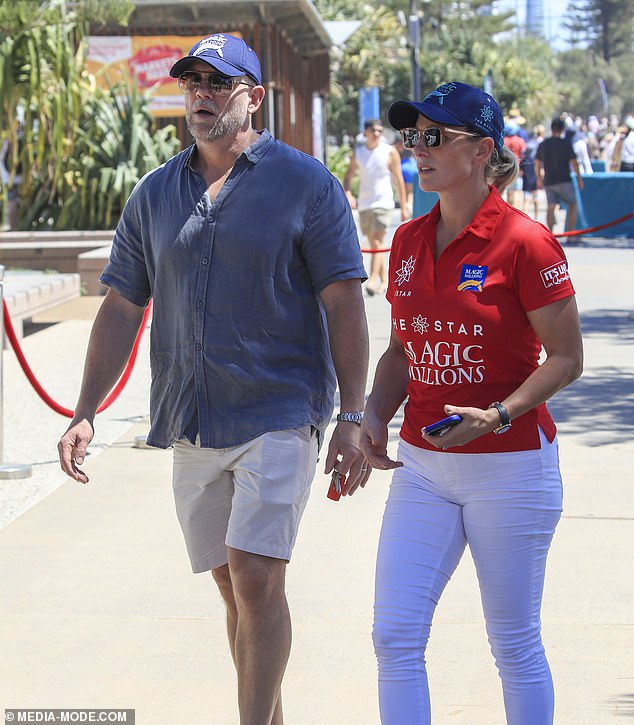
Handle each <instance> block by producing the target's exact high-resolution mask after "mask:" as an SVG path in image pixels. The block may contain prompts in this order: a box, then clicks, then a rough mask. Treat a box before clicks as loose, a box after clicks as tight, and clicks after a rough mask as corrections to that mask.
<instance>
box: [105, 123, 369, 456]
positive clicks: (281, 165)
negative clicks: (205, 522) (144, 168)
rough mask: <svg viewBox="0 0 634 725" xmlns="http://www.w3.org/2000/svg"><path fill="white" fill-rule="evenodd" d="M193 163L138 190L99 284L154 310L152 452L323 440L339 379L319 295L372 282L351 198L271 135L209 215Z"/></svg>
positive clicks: (188, 155)
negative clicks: (346, 284) (281, 433)
mask: <svg viewBox="0 0 634 725" xmlns="http://www.w3.org/2000/svg"><path fill="white" fill-rule="evenodd" d="M194 153H195V146H191V147H190V148H188V149H186V150H185V151H182V152H181V153H180V154H178V155H176V156H174V157H173V158H172V159H170V160H169V161H168V162H167V163H165V164H163V165H162V166H161V167H159V168H158V169H155V170H154V171H152V172H150V173H149V174H147V175H146V176H145V177H144V178H143V179H142V180H141V181H140V182H139V184H138V185H137V186H136V188H135V190H134V191H133V193H132V195H131V196H130V198H129V200H128V203H127V204H126V207H125V210H124V212H123V214H122V216H121V220H120V222H119V224H118V226H117V230H116V233H115V238H114V243H113V247H112V252H111V255H110V260H109V262H108V264H107V266H106V268H105V270H104V273H103V274H102V276H101V281H102V282H103V283H104V284H106V285H108V286H110V287H112V288H113V289H115V290H116V291H117V292H118V293H119V294H120V295H122V296H123V297H125V298H126V299H127V300H129V301H130V302H133V303H134V304H137V305H141V306H143V305H146V304H147V303H148V301H149V300H150V298H153V301H154V310H153V320H152V330H151V353H150V360H151V368H152V385H151V394H150V418H151V429H150V432H149V435H148V443H149V444H150V445H153V446H158V447H161V448H164V447H167V446H169V445H172V444H173V443H174V441H176V440H178V439H179V438H183V437H187V438H188V439H189V440H191V441H192V442H194V440H195V438H196V435H197V434H198V435H199V436H200V445H201V446H203V447H208V448H227V447H231V446H235V445H239V444H241V443H244V442H245V441H248V440H251V439H253V438H255V437H256V436H258V435H261V434H262V433H265V432H267V431H271V430H284V429H287V428H295V427H299V426H303V425H307V424H310V425H314V426H315V427H317V428H323V427H324V426H325V425H326V424H327V423H328V421H329V420H330V417H331V415H332V409H333V399H334V391H335V376H334V370H333V365H332V359H331V356H330V349H329V343H328V333H327V326H326V320H325V315H324V310H323V307H322V304H321V302H320V300H319V297H318V294H319V292H321V290H323V289H324V288H325V287H327V286H328V285H329V284H331V283H332V282H335V281H337V280H345V279H355V278H361V279H365V276H366V275H365V270H364V267H363V261H362V257H361V252H360V249H359V243H358V238H357V233H356V228H355V225H354V221H353V218H352V214H351V212H350V208H349V205H348V202H347V200H346V198H345V195H344V193H343V189H342V188H341V185H340V184H339V182H338V181H337V180H336V179H335V178H334V176H332V174H331V173H330V172H329V171H328V170H327V169H326V168H325V167H324V166H323V165H322V164H321V163H320V162H319V161H317V160H315V159H313V158H312V157H310V156H307V155H306V154H303V153H301V152H299V151H297V150H295V149H293V148H291V147H290V146H287V145H286V144H283V143H281V142H279V141H276V140H274V139H273V138H272V137H271V135H270V134H269V133H268V131H263V132H262V133H261V134H260V136H259V138H258V140H257V141H256V142H255V143H254V144H252V145H251V146H250V147H249V148H248V149H247V150H246V151H245V152H244V153H243V154H242V155H241V156H240V157H239V158H238V159H237V160H236V163H235V165H234V168H233V170H232V171H231V174H230V175H229V177H228V178H227V180H226V181H225V183H224V185H223V187H222V189H221V190H220V192H219V194H218V196H217V197H216V199H215V200H214V201H213V202H212V201H211V200H210V197H209V195H208V193H207V184H206V182H205V180H204V178H203V177H202V175H201V174H199V173H198V172H197V171H195V170H194V168H193V167H192V158H193V154H194Z"/></svg>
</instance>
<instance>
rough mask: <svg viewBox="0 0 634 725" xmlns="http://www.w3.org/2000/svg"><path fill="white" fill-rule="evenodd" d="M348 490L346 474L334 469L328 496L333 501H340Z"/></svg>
mask: <svg viewBox="0 0 634 725" xmlns="http://www.w3.org/2000/svg"><path fill="white" fill-rule="evenodd" d="M345 490H346V476H345V474H344V473H339V471H333V472H332V477H331V478H330V487H329V488H328V498H329V499H330V500H331V501H338V500H339V499H340V498H341V495H342V494H343V493H344V492H345Z"/></svg>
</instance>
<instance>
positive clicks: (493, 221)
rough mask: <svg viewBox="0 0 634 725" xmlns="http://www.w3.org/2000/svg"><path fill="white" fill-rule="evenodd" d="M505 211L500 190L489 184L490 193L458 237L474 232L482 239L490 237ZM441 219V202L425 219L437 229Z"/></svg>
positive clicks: (431, 226) (426, 222) (430, 225)
mask: <svg viewBox="0 0 634 725" xmlns="http://www.w3.org/2000/svg"><path fill="white" fill-rule="evenodd" d="M504 211H505V203H504V200H503V199H502V197H501V196H500V193H499V191H498V190H497V189H496V188H495V187H494V186H489V195H488V196H487V198H486V199H485V200H484V201H483V202H482V204H481V205H480V208H479V209H478V211H477V212H476V214H475V216H474V217H473V219H472V220H471V222H470V223H469V224H468V225H467V226H466V227H465V228H464V230H463V232H462V234H460V235H459V237H458V238H463V237H466V236H467V235H468V234H473V235H475V236H476V237H480V238H481V239H490V238H491V237H492V236H493V234H494V232H495V230H496V228H497V226H498V224H499V223H500V220H501V219H502V216H503V214H504ZM439 219H440V202H439V203H437V204H436V205H435V206H434V207H433V209H432V210H431V211H430V212H429V215H428V216H427V218H426V219H425V225H426V226H427V225H429V227H430V228H432V229H435V228H436V227H437V226H438V220H439Z"/></svg>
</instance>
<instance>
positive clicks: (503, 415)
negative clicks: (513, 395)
mask: <svg viewBox="0 0 634 725" xmlns="http://www.w3.org/2000/svg"><path fill="white" fill-rule="evenodd" d="M489 408H495V409H496V410H497V412H498V413H499V414H500V425H499V426H498V427H497V428H495V429H494V431H493V432H494V433H497V434H498V435H499V434H500V433H506V431H507V430H508V429H509V428H510V427H511V416H510V415H509V412H508V410H507V409H506V408H505V407H504V406H503V405H502V403H497V402H496V403H491V405H489Z"/></svg>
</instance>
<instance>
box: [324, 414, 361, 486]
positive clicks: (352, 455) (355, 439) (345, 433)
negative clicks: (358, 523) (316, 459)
mask: <svg viewBox="0 0 634 725" xmlns="http://www.w3.org/2000/svg"><path fill="white" fill-rule="evenodd" d="M335 468H336V469H337V471H339V473H343V474H344V475H346V476H347V480H346V486H345V490H344V496H352V494H353V493H354V492H355V491H356V490H357V488H359V486H361V488H363V486H365V484H366V483H367V480H368V478H370V473H371V472H372V469H371V467H370V466H369V465H368V462H367V461H366V460H365V459H364V458H363V456H362V455H361V450H360V448H359V426H358V425H357V424H356V423H347V422H343V421H342V422H339V423H337V427H336V428H335V430H334V433H333V434H332V438H331V439H330V445H329V446H328V455H327V456H326V468H325V473H326V474H329V473H331V472H332V471H333V469H335Z"/></svg>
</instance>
